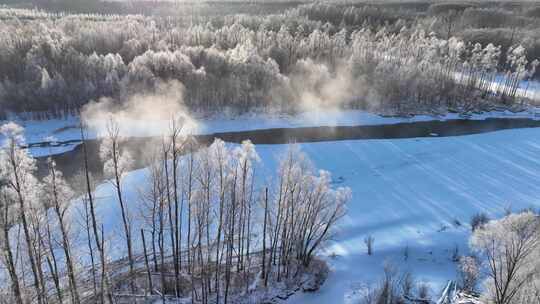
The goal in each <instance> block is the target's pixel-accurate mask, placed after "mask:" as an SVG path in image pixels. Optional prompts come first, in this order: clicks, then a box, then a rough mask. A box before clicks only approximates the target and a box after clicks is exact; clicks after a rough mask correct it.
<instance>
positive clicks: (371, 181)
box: [96, 128, 540, 304]
mask: <svg viewBox="0 0 540 304" xmlns="http://www.w3.org/2000/svg"><path fill="white" fill-rule="evenodd" d="M256 148H257V152H258V153H259V155H260V156H261V159H262V164H261V167H262V168H260V169H258V170H265V171H266V173H268V174H263V175H262V176H270V175H271V174H272V173H273V172H275V168H276V164H277V156H278V155H279V154H280V153H281V152H283V151H284V149H286V145H259V146H257V147H256ZM301 148H302V149H303V151H305V152H306V153H307V154H308V155H309V156H310V157H311V158H312V159H313V161H314V163H315V164H316V166H317V167H318V168H321V169H325V170H329V171H330V172H332V176H333V179H334V182H335V183H336V186H338V185H339V186H349V187H351V189H352V191H353V200H352V201H351V202H350V204H349V212H348V215H347V216H346V217H345V218H344V219H343V220H342V222H341V227H340V232H339V233H338V234H337V235H336V237H335V241H334V242H333V243H332V244H331V246H329V248H328V250H327V254H328V257H327V258H328V260H329V262H330V265H331V267H332V269H333V270H332V273H331V275H330V277H329V278H328V281H327V282H326V283H325V285H324V286H323V287H322V289H321V290H320V291H319V292H316V293H312V294H301V293H300V294H296V295H295V296H293V297H292V298H291V299H289V303H293V304H304V303H310V304H317V303H321V304H322V303H324V304H327V303H333V304H340V303H353V299H354V298H355V296H356V295H355V292H354V291H355V290H356V289H358V288H359V287H360V286H362V284H365V283H369V282H374V281H375V280H376V279H377V278H378V277H380V276H381V275H382V268H383V265H384V264H385V263H387V262H389V263H393V264H394V265H396V266H399V267H400V269H401V270H410V271H411V272H412V273H413V274H414V276H415V278H416V279H417V280H418V281H426V282H429V283H430V284H431V286H432V291H433V292H434V293H435V294H436V293H438V292H440V291H441V289H442V288H443V285H444V284H445V283H446V281H447V280H449V279H453V278H454V276H455V270H454V269H455V264H454V263H453V262H452V261H451V256H452V250H453V249H454V248H455V246H458V248H459V252H460V253H466V252H467V238H468V236H469V231H470V227H469V225H468V222H469V219H470V217H471V216H472V215H473V214H474V213H476V212H480V211H484V212H486V213H488V214H489V215H490V216H492V217H498V216H501V215H502V214H503V213H504V210H505V208H508V207H511V208H512V209H521V208H526V207H531V206H533V207H536V208H538V207H540V195H539V193H540V160H539V159H538V155H540V129H537V128H535V129H515V130H507V131H499V132H493V133H486V134H479V135H470V136H460V137H445V138H421V139H398V140H354V141H337V142H321V143H307V144H301ZM144 173H145V170H144V169H141V170H137V171H134V172H131V173H129V174H128V176H127V177H126V179H125V189H128V188H130V189H131V190H130V192H129V193H127V194H126V197H125V201H127V202H129V203H130V204H131V206H130V208H131V210H132V211H133V212H135V213H136V212H137V210H138V209H137V208H138V207H137V205H138V204H139V202H138V200H137V190H136V189H138V186H139V185H140V183H141V181H142V180H143V178H144ZM114 193H115V192H114V188H113V187H112V185H110V184H107V183H105V184H103V185H101V186H99V187H98V189H97V192H96V197H97V198H98V213H99V218H100V220H101V221H102V222H103V223H104V224H105V229H106V230H107V231H111V230H109V229H116V231H118V233H117V237H118V238H121V226H120V224H119V223H120V212H119V210H118V208H117V206H118V204H117V202H116V201H115V196H114ZM115 223H116V224H115ZM458 223H459V224H458ZM367 235H373V236H374V237H375V244H374V255H373V256H368V255H367V254H366V251H365V246H364V242H363V239H364V237H365V236H367ZM114 238H116V237H114ZM118 240H120V239H118ZM110 244H111V245H112V246H117V248H114V247H113V248H110V250H111V251H110V254H111V256H113V257H114V256H115V255H116V254H120V251H121V248H122V247H123V241H116V242H115V241H114V240H111V242H110ZM407 246H408V248H409V252H410V253H409V258H408V260H405V257H404V250H405V248H406V247H407ZM115 253H116V254H115ZM333 254H335V255H336V257H335V258H332V257H331V256H332V255H333Z"/></svg>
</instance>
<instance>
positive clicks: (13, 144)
mask: <svg viewBox="0 0 540 304" xmlns="http://www.w3.org/2000/svg"><path fill="white" fill-rule="evenodd" d="M0 132H1V133H2V134H3V135H4V137H5V142H4V143H3V144H2V146H1V148H0V180H1V181H2V188H3V191H7V192H8V193H9V195H11V196H12V197H13V200H14V201H15V202H16V204H17V206H18V208H17V220H20V223H21V225H22V228H23V234H24V240H25V247H26V251H27V255H28V262H29V263H30V269H31V273H32V276H33V285H34V287H35V292H36V297H37V300H38V303H39V304H42V303H46V298H47V295H46V290H45V282H44V281H43V271H42V269H41V264H40V261H41V254H42V252H41V251H40V248H41V244H40V238H41V236H40V231H39V228H37V229H36V225H37V224H38V223H37V222H36V221H37V220H38V218H39V216H38V215H37V214H36V213H37V212H38V211H37V210H39V207H38V206H39V204H38V201H39V200H38V197H39V191H40V187H39V184H38V181H37V180H36V178H35V177H34V175H33V174H34V172H35V170H36V161H35V159H33V158H32V157H31V156H30V155H29V154H28V152H27V151H26V150H24V149H22V148H21V146H22V145H23V144H24V140H25V139H24V134H23V132H24V130H23V128H22V127H20V126H19V125H17V124H15V123H13V122H10V123H7V124H5V125H3V126H1V127H0Z"/></svg>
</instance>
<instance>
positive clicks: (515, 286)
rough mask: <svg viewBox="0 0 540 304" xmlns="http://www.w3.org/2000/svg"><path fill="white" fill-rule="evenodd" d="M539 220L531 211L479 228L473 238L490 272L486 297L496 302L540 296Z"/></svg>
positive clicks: (502, 303) (508, 303)
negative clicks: (539, 275) (539, 286)
mask: <svg viewBox="0 0 540 304" xmlns="http://www.w3.org/2000/svg"><path fill="white" fill-rule="evenodd" d="M539 227H540V220H539V218H538V216H537V215H536V214H534V213H531V212H523V213H519V214H510V215H508V216H506V217H504V218H502V219H500V220H496V221H491V222H489V223H487V224H485V225H484V226H482V227H481V228H479V229H476V230H475V232H474V234H473V236H472V237H471V240H470V245H471V247H472V249H473V250H474V251H475V252H476V253H477V254H478V255H479V257H480V259H481V261H482V267H483V269H484V271H485V274H486V275H487V279H486V281H485V282H484V284H485V290H486V291H485V297H486V299H487V300H488V301H492V302H494V303H496V304H513V303H536V302H537V301H538V299H539V295H540V291H539V290H538V287H537V286H538V285H537V283H538V280H539V279H540V278H539V277H538V274H539V273H540V272H539V271H540V263H539V262H538V261H539V260H538V254H539V251H540V234H539V233H538V232H539V231H540V230H539Z"/></svg>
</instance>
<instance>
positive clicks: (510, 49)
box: [0, 3, 540, 118]
mask: <svg viewBox="0 0 540 304" xmlns="http://www.w3.org/2000/svg"><path fill="white" fill-rule="evenodd" d="M418 7H419V6H412V5H410V6H406V5H405V6H404V7H401V6H392V5H387V6H385V5H379V6H370V5H356V6H353V5H351V6H348V5H338V4H322V3H314V4H304V5H300V6H297V7H293V8H288V9H284V10H283V11H282V12H278V13H276V12H272V13H267V14H231V15H227V14H224V15H217V16H216V15H213V14H204V13H200V14H197V13H192V14H191V15H190V14H186V13H185V11H183V12H184V14H179V15H174V16H173V15H170V14H169V15H143V14H136V15H132V14H120V13H119V14H98V13H84V14H83V13H76V12H75V13H63V12H55V11H48V10H41V9H26V8H8V7H5V8H1V9H0V22H1V26H0V43H1V45H0V79H1V82H0V104H1V105H2V106H1V115H3V116H6V115H8V114H10V113H19V114H21V113H22V114H23V115H27V116H33V117H34V118H40V117H41V118H45V117H62V116H65V115H70V114H77V113H79V111H80V110H81V108H82V107H83V106H84V105H85V104H86V103H88V102H89V101H99V100H100V99H102V98H112V99H114V100H115V102H116V104H118V105H121V104H122V102H123V101H124V100H126V99H129V97H130V96H133V95H134V94H139V93H141V92H145V93H148V92H152V90H155V88H156V87H157V86H159V85H160V84H162V83H167V82H169V81H172V80H174V81H179V82H180V83H181V84H182V85H183V87H184V90H183V92H182V94H179V95H181V96H179V97H178V99H179V100H181V101H182V102H183V103H184V104H185V105H186V106H187V107H188V108H189V109H190V110H192V111H200V112H205V113H212V112H217V111H222V110H223V109H229V110H232V111H233V112H236V113H242V112H247V111H250V110H274V111H275V110H277V111H284V112H290V111H297V110H301V109H305V108H312V107H325V106H333V107H342V108H359V109H367V110H371V111H378V112H386V113H390V114H402V115H403V114H405V115H406V114H414V113H444V112H447V111H453V112H460V113H461V112H465V113H466V112H469V111H485V110H489V109H491V108H493V107H497V106H503V107H512V106H516V105H517V106H519V105H523V104H524V103H527V102H528V101H529V99H530V98H529V95H528V94H527V88H528V85H527V83H528V82H527V81H528V80H530V79H531V78H534V77H538V75H539V74H538V73H537V71H536V68H537V65H538V56H539V52H540V44H539V41H540V39H538V35H540V33H538V28H540V25H539V23H540V19H539V18H538V9H537V8H535V7H531V5H530V4H529V5H527V4H523V5H521V6H520V5H516V6H515V7H512V6H509V5H508V6H503V5H496V4H492V5H491V6H488V5H486V4H484V5H483V6H480V5H474V4H470V5H469V4H462V5H458V4H452V5H450V4H433V5H431V6H429V7H427V8H425V9H423V10H421V9H419V8H418ZM173 11H174V10H173ZM501 20H502V21H501ZM336 91H337V92H340V93H339V94H334V93H335V92H336ZM25 113H26V114H25Z"/></svg>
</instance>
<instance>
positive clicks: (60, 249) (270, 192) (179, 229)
mask: <svg viewBox="0 0 540 304" xmlns="http://www.w3.org/2000/svg"><path fill="white" fill-rule="evenodd" d="M107 130H108V132H107V133H106V135H105V138H104V140H103V142H102V144H101V149H100V151H99V152H100V157H101V158H102V160H103V163H104V167H105V170H104V171H105V173H106V174H107V176H108V177H109V178H110V183H111V185H112V189H113V190H114V191H115V195H114V198H111V202H110V203H111V204H115V205H117V206H118V207H116V208H115V209H118V210H119V214H120V215H121V220H120V219H119V221H118V222H117V223H114V224H113V227H111V226H110V225H111V224H110V223H104V222H103V220H102V219H101V218H100V216H99V213H98V212H97V209H98V207H99V206H98V204H99V203H98V198H96V194H95V193H94V186H93V178H92V176H91V175H90V174H89V170H88V165H89V164H88V151H87V150H86V144H85V143H83V144H82V145H83V147H82V148H83V152H84V155H85V157H84V162H83V163H82V164H81V170H82V171H81V172H82V174H81V176H80V178H79V179H78V180H79V184H78V186H80V187H79V188H80V189H78V191H79V192H81V193H82V196H80V197H79V198H78V200H75V198H76V195H75V194H74V193H75V192H74V191H73V190H72V189H71V188H70V186H69V185H68V183H67V182H66V180H65V179H64V178H63V176H62V173H61V172H59V171H58V170H57V168H56V166H55V163H54V161H52V160H49V161H48V163H47V165H48V174H47V176H46V177H45V178H43V179H42V180H38V179H37V178H36V177H35V173H36V172H35V171H36V163H35V160H34V159H33V158H31V157H30V156H29V154H27V152H26V150H24V149H22V148H21V146H22V145H23V144H24V138H23V136H22V128H20V127H19V126H17V125H15V124H13V123H9V124H6V125H4V126H2V128H1V131H2V134H3V135H4V136H5V138H6V142H5V143H4V144H3V145H2V147H1V148H0V164H1V165H0V215H1V218H0V232H1V237H0V249H1V251H0V252H1V253H2V256H1V260H0V261H1V264H2V266H4V267H5V269H6V271H5V272H2V278H3V279H5V280H6V281H5V283H6V285H5V286H6V289H0V291H1V292H2V296H3V297H6V299H9V301H11V302H13V303H20V304H23V303H34V302H37V303H50V302H56V301H57V302H70V303H81V302H85V301H88V300H89V299H90V300H91V301H96V302H99V303H115V302H116V301H117V300H119V299H125V298H126V297H127V298H128V299H129V298H131V299H135V298H137V297H141V296H143V297H150V298H162V299H163V300H165V299H166V298H170V297H173V298H185V297H191V298H192V299H193V301H196V302H197V303H234V302H235V301H236V300H235V299H238V297H241V296H245V295H246V294H248V295H249V294H251V293H253V292H260V290H265V289H267V288H268V289H269V288H273V287H275V286H284V287H286V286H298V284H299V282H300V278H301V277H303V276H304V275H305V274H306V273H315V275H316V276H319V275H320V274H319V273H318V272H320V271H323V272H324V267H322V268H320V267H321V266H322V265H321V263H319V262H318V261H314V259H315V257H316V255H317V253H318V252H319V251H320V250H321V248H324V246H325V244H326V242H327V241H328V240H329V239H330V238H331V237H332V235H333V233H334V227H335V225H336V223H337V221H338V220H339V219H340V218H341V217H342V216H343V215H344V214H345V211H346V204H347V202H348V201H349V200H350V190H349V189H348V188H337V189H333V188H332V187H331V178H330V174H329V173H328V172H326V171H316V170H315V168H314V167H313V165H312V163H311V161H310V160H309V158H308V157H307V155H306V154H304V153H303V152H302V151H301V150H300V149H299V148H298V147H297V146H291V147H290V148H289V149H288V150H287V151H286V152H285V153H284V154H283V155H282V158H281V159H280V161H279V166H278V170H277V175H276V178H275V180H273V181H269V180H265V179H263V178H261V177H260V175H259V174H258V173H257V170H256V169H257V168H258V165H257V163H258V162H259V160H260V159H259V156H258V154H257V152H256V150H255V146H254V145H253V144H251V142H249V141H245V142H243V143H242V144H241V145H238V146H236V147H232V146H229V145H227V144H225V143H224V142H223V141H221V140H219V139H216V140H215V141H214V142H213V143H212V144H211V145H209V146H208V147H201V146H199V145H198V144H197V143H196V142H194V141H193V139H192V138H191V137H189V136H186V135H185V134H184V133H183V132H182V121H181V120H176V119H175V120H171V124H170V130H169V132H168V133H167V134H165V135H164V136H163V140H162V143H161V145H157V146H155V147H154V148H155V149H154V151H153V153H149V155H148V157H149V158H150V160H151V162H150V163H151V165H150V167H149V168H148V169H147V170H146V173H145V174H146V182H144V183H142V184H141V185H138V186H139V188H138V189H130V188H129V187H128V186H127V185H126V184H125V182H124V177H125V173H126V172H127V170H129V164H130V157H129V154H128V151H126V150H125V147H124V141H123V140H122V137H121V135H120V134H121V132H120V130H119V127H118V124H116V123H115V121H114V120H113V119H111V120H110V121H109V123H108V129H107ZM81 134H82V135H83V136H84V135H85V131H84V128H81ZM128 192H131V193H132V194H131V195H129V196H128V195H127V194H126V193H128ZM134 192H135V193H138V199H136V201H137V202H136V203H135V202H133V201H129V200H130V199H129V198H131V200H133V193H134ZM136 196H137V195H136ZM128 197H129V198H128ZM104 225H107V226H104ZM78 229H79V230H78ZM81 232H83V233H81ZM117 233H119V234H120V235H121V237H120V238H119V239H118V238H116V237H115V235H116V234H117ZM116 239H118V240H123V242H118V244H111V243H110V242H111V241H114V240H116ZM113 246H114V247H117V248H122V249H121V252H122V253H123V254H122V255H121V256H120V257H121V259H114V260H111V256H112V252H110V250H111V247H113ZM115 254H117V253H115ZM316 268H319V269H318V270H315V269H316ZM314 280H315V279H314ZM316 280H317V281H320V278H318V279H316ZM319 283H320V282H319ZM295 284H296V285H295ZM263 294H264V293H263ZM83 297H84V299H83Z"/></svg>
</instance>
